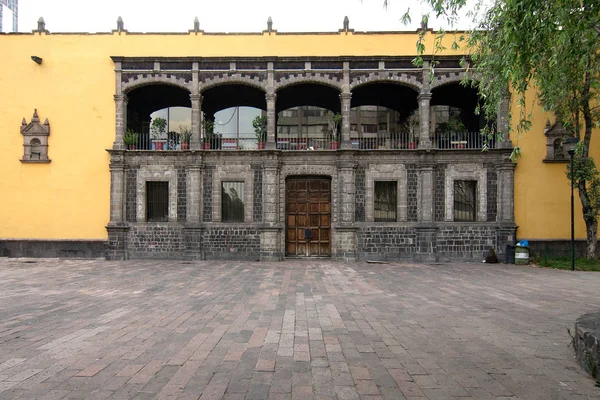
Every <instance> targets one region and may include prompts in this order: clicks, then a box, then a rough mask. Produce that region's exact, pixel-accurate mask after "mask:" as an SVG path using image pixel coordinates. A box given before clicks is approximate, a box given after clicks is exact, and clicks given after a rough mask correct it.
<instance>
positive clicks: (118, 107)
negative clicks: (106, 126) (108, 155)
mask: <svg viewBox="0 0 600 400" xmlns="http://www.w3.org/2000/svg"><path fill="white" fill-rule="evenodd" d="M127 100H128V99H127V95H125V94H116V95H115V111H116V116H115V142H114V143H113V149H115V150H125V143H123V135H124V134H125V131H126V130H127Z"/></svg>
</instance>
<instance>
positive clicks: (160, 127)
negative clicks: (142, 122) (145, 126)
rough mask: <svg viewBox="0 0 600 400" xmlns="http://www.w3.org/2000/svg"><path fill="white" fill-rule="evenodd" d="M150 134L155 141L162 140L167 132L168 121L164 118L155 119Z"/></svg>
mask: <svg viewBox="0 0 600 400" xmlns="http://www.w3.org/2000/svg"><path fill="white" fill-rule="evenodd" d="M150 132H151V133H152V137H153V138H154V139H158V138H160V137H161V136H162V135H164V134H165V132H167V120H166V119H164V118H160V117H158V118H153V119H152V125H150Z"/></svg>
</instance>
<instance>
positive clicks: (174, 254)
mask: <svg viewBox="0 0 600 400" xmlns="http://www.w3.org/2000/svg"><path fill="white" fill-rule="evenodd" d="M185 250H186V246H185V242H184V240H183V227H182V226H181V225H180V224H177V223H152V224H135V225H133V226H131V227H130V228H129V232H128V234H127V252H128V257H129V258H153V259H157V258H174V259H178V258H184V254H185Z"/></svg>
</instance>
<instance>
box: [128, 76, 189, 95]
mask: <svg viewBox="0 0 600 400" xmlns="http://www.w3.org/2000/svg"><path fill="white" fill-rule="evenodd" d="M156 84H163V85H169V86H176V87H179V88H181V89H184V90H187V91H188V92H190V93H191V91H192V83H191V82H187V81H186V80H185V79H183V78H178V77H177V76H175V75H172V74H150V75H148V74H138V75H136V76H134V77H131V78H129V79H128V80H127V81H124V82H123V83H122V84H121V90H122V91H123V93H128V92H131V91H132V90H134V89H137V88H140V87H142V86H148V85H156Z"/></svg>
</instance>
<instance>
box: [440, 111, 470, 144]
mask: <svg viewBox="0 0 600 400" xmlns="http://www.w3.org/2000/svg"><path fill="white" fill-rule="evenodd" d="M435 133H436V135H437V136H438V140H440V142H441V143H440V146H439V147H440V148H446V149H449V148H453V149H462V148H464V147H465V145H466V139H467V128H466V126H465V124H463V122H462V120H461V119H460V117H459V116H457V115H453V116H451V117H450V118H449V119H448V122H442V123H441V124H438V126H437V128H436V130H435Z"/></svg>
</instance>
